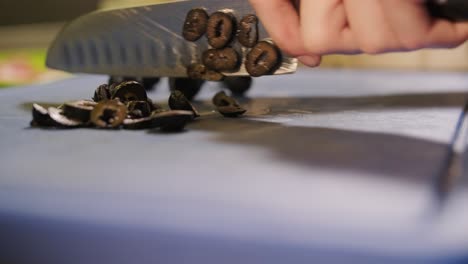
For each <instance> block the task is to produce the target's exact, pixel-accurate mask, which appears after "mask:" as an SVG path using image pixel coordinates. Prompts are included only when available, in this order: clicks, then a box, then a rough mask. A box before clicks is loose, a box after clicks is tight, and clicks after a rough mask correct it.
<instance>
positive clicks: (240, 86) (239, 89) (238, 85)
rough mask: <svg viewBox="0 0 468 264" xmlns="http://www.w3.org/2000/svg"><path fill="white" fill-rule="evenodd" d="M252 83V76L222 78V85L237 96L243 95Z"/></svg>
mask: <svg viewBox="0 0 468 264" xmlns="http://www.w3.org/2000/svg"><path fill="white" fill-rule="evenodd" d="M252 83H253V78H252V77H250V76H228V77H226V78H224V80H223V85H224V86H225V87H226V88H228V89H229V90H230V91H231V92H232V94H234V95H237V96H242V95H244V94H245V93H246V92H247V91H248V90H249V89H250V87H252Z"/></svg>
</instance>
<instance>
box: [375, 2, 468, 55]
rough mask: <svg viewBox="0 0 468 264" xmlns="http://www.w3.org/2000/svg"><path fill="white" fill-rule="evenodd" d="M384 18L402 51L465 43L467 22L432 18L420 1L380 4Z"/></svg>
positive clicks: (446, 46) (467, 33) (467, 32)
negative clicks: (392, 30) (382, 7)
mask: <svg viewBox="0 0 468 264" xmlns="http://www.w3.org/2000/svg"><path fill="white" fill-rule="evenodd" d="M382 4H383V5H384V7H385V10H386V13H385V16H386V18H387V20H388V21H389V23H390V24H391V25H392V28H393V29H394V32H395V34H396V35H397V38H398V39H399V42H400V43H401V45H402V46H403V48H404V49H405V50H417V49H421V48H450V47H455V46H458V45H460V44H461V43H463V42H465V41H466V39H467V35H468V23H453V22H450V21H448V20H445V19H434V18H432V17H430V15H429V12H428V11H427V8H426V6H425V4H424V1H422V0H393V1H382Z"/></svg>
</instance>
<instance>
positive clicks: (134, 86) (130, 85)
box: [111, 81, 148, 104]
mask: <svg viewBox="0 0 468 264" xmlns="http://www.w3.org/2000/svg"><path fill="white" fill-rule="evenodd" d="M111 92H112V99H119V100H120V101H121V102H122V103H124V104H126V103H128V102H130V101H146V100H147V99H148V96H147V94H146V90H145V88H144V87H143V86H142V85H141V84H140V83H138V82H135V81H126V82H122V83H120V84H119V85H117V86H115V88H113V90H112V91H111Z"/></svg>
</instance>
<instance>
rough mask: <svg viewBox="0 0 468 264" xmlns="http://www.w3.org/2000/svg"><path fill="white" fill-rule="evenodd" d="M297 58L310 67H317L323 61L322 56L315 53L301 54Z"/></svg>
mask: <svg viewBox="0 0 468 264" xmlns="http://www.w3.org/2000/svg"><path fill="white" fill-rule="evenodd" d="M297 59H298V60H299V61H300V62H302V64H304V65H306V66H309V67H317V66H319V65H320V62H322V57H321V56H315V55H307V56H300V57H298V58H297Z"/></svg>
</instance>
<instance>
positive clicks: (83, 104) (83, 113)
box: [63, 100, 97, 123]
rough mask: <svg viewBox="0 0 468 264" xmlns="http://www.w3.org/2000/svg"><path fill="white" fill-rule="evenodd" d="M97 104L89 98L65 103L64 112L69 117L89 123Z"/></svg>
mask: <svg viewBox="0 0 468 264" xmlns="http://www.w3.org/2000/svg"><path fill="white" fill-rule="evenodd" d="M96 104H97V103H96V102H93V101H87V100H80V101H74V102H68V103H65V104H64V105H63V114H64V115H65V116H67V117H68V118H71V119H75V120H79V121H81V122H83V123H88V122H89V120H90V118H91V112H92V111H93V109H94V107H95V106H96Z"/></svg>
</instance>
